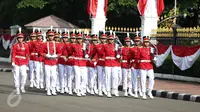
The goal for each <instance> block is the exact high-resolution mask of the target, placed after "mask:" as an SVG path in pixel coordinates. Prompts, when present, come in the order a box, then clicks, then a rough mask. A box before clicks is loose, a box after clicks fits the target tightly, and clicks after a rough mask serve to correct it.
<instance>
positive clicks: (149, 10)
mask: <svg viewBox="0 0 200 112" xmlns="http://www.w3.org/2000/svg"><path fill="white" fill-rule="evenodd" d="M156 1H157V0H147V4H146V8H145V12H144V16H141V17H140V18H141V28H142V31H141V37H143V36H151V32H152V30H153V29H157V25H158V14H157V3H156Z"/></svg>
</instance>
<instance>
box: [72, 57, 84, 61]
mask: <svg viewBox="0 0 200 112" xmlns="http://www.w3.org/2000/svg"><path fill="white" fill-rule="evenodd" d="M74 59H76V60H85V58H79V57H74Z"/></svg>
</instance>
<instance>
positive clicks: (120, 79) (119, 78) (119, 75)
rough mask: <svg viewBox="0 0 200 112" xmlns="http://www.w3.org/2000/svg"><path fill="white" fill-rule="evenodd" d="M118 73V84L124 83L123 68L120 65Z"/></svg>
mask: <svg viewBox="0 0 200 112" xmlns="http://www.w3.org/2000/svg"><path fill="white" fill-rule="evenodd" d="M116 69H117V74H118V86H119V85H122V68H121V67H120V66H118V67H116Z"/></svg>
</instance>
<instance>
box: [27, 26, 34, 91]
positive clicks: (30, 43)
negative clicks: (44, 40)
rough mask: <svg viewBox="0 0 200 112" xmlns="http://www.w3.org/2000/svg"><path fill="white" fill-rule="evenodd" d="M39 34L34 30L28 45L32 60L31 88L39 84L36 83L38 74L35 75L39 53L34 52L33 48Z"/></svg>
mask: <svg viewBox="0 0 200 112" xmlns="http://www.w3.org/2000/svg"><path fill="white" fill-rule="evenodd" d="M36 36H37V34H36V33H35V29H33V32H32V33H31V34H30V40H29V41H27V42H26V43H27V44H28V47H29V53H30V60H29V75H30V82H31V83H30V87H31V88H32V87H33V86H35V87H37V84H36V82H35V80H36V74H35V57H36V56H37V53H35V52H34V50H33V49H34V48H33V42H34V41H36Z"/></svg>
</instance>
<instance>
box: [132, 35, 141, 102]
mask: <svg viewBox="0 0 200 112" xmlns="http://www.w3.org/2000/svg"><path fill="white" fill-rule="evenodd" d="M140 42H141V41H140V37H139V36H136V37H135V38H134V43H135V46H133V47H132V48H131V69H132V70H131V72H132V85H133V90H134V93H135V95H134V97H135V98H138V91H139V93H140V96H142V94H141V90H138V86H140V84H139V85H138V78H139V77H140V69H139V63H138V61H139V58H140V55H139V49H140V47H141V46H140Z"/></svg>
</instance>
